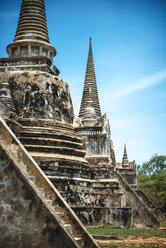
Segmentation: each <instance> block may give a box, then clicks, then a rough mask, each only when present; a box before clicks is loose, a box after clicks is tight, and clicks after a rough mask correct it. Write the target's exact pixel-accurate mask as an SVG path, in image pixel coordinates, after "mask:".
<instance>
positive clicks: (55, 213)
mask: <svg viewBox="0 0 166 248" xmlns="http://www.w3.org/2000/svg"><path fill="white" fill-rule="evenodd" d="M7 52H8V54H9V58H2V59H0V116H1V117H2V119H0V154H1V156H0V165H1V166H0V167H1V172H0V184H1V188H0V199H1V201H0V211H1V213H2V216H3V221H2V222H1V226H0V234H1V233H4V232H5V235H0V245H1V246H2V247H4V244H6V242H8V247H14V246H18V247H19V246H20V244H23V243H24V244H25V245H24V247H27V248H28V247H30V246H31V247H37V246H40V247H59V248H61V247H63V248H64V247H88V248H91V247H98V245H97V244H96V242H95V241H94V240H93V238H92V237H91V236H90V235H89V234H88V233H87V231H86V229H85V228H84V226H83V225H82V223H81V222H80V220H81V221H82V222H83V224H85V225H111V226H115V227H118V226H121V227H131V226H135V227H137V226H149V227H150V226H154V227H157V226H158V225H159V218H162V215H161V213H160V212H159V210H157V209H156V208H155V206H154V205H153V203H150V202H149V201H148V198H147V197H146V196H145V194H143V193H142V191H141V190H138V188H137V185H136V166H135V163H134V162H132V163H129V162H128V159H127V153H126V148H125V150H124V158H123V161H122V163H121V164H118V163H116V160H115V154H114V148H113V142H112V140H111V137H110V136H111V132H110V126H109V121H108V120H107V118H106V115H103V116H102V115H101V110H100V104H99V98H98V93H97V84H96V78H95V71H94V62H93V54H92V45H91V40H90V47H89V55H88V63H87V71H86V76H85V84H84V91H83V97H82V103H81V108H80V114H79V118H77V119H74V110H73V105H72V100H71V96H70V90H69V86H68V84H67V82H65V81H64V80H63V79H61V78H60V77H59V76H58V75H59V70H58V69H57V68H56V67H55V66H54V65H53V57H54V56H55V55H56V49H55V48H54V47H53V46H52V45H51V44H50V43H49V37H48V31H47V23H46V16H45V3H44V0H22V6H21V12H20V16H19V22H18V26H17V31H16V35H15V38H14V41H13V42H12V43H11V44H10V45H8V47H7ZM4 121H5V122H4ZM15 135H16V136H17V137H16V136H15ZM18 139H19V140H18ZM43 172H44V173H43ZM12 185H15V189H16V192H14V189H13V188H12ZM6 192H7V193H6ZM141 198H142V199H141ZM71 208H72V209H71ZM13 209H14V211H13ZM73 210H74V211H73ZM74 212H75V213H74ZM76 215H77V216H78V217H77V216H76ZM39 218H40V221H39ZM25 223H26V224H27V225H25ZM17 224H18V226H17ZM15 226H17V228H15ZM27 226H28V228H27ZM34 233H35V237H36V239H34ZM42 235H43V236H42ZM32 236H33V237H32ZM13 237H17V239H14V238H13ZM55 244H56V246H54V245H55Z"/></svg>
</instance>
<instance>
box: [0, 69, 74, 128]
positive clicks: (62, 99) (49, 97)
mask: <svg viewBox="0 0 166 248" xmlns="http://www.w3.org/2000/svg"><path fill="white" fill-rule="evenodd" d="M8 78H9V84H10V87H11V93H12V97H13V101H14V105H15V108H16V112H17V114H18V116H19V117H23V118H35V119H39V118H42V119H54V120H58V121H62V122H67V123H70V124H72V122H73V118H74V111H73V105H72V101H71V97H70V89H69V86H68V84H67V83H66V82H65V81H64V80H63V79H61V78H59V77H58V76H55V75H51V74H48V73H45V72H37V71H36V72H35V71H14V72H8ZM2 81H3V73H1V74H0V84H1V82H2Z"/></svg>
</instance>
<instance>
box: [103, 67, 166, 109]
mask: <svg viewBox="0 0 166 248" xmlns="http://www.w3.org/2000/svg"><path fill="white" fill-rule="evenodd" d="M164 79H166V70H164V71H162V72H158V73H155V74H153V75H151V76H149V77H146V78H143V79H141V80H139V81H137V82H133V83H132V84H130V85H127V84H125V88H124V89H121V90H118V92H115V93H111V94H110V95H107V96H105V97H104V99H103V100H102V104H108V103H109V102H110V101H113V100H115V99H117V98H120V97H122V96H126V95H128V94H131V93H133V92H135V91H137V90H142V89H144V88H147V87H149V86H151V85H154V84H158V83H160V82H161V81H162V80H164Z"/></svg>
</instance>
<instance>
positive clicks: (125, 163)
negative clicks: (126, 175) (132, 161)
mask: <svg viewBox="0 0 166 248" xmlns="http://www.w3.org/2000/svg"><path fill="white" fill-rule="evenodd" d="M128 166H129V160H128V157H127V150H126V144H124V153H123V159H122V167H128Z"/></svg>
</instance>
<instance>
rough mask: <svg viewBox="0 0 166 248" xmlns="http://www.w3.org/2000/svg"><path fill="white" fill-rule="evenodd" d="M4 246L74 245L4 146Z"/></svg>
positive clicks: (0, 197) (0, 240) (0, 212)
mask: <svg viewBox="0 0 166 248" xmlns="http://www.w3.org/2000/svg"><path fill="white" fill-rule="evenodd" d="M0 165H1V166H0V222H1V223H0V247H2V248H3V247H8V248H13V247H19V248H21V247H24V248H29V247H40V248H47V247H54V248H55V247H57V248H60V247H61V248H64V247H65V248H69V247H73V246H72V245H71V244H70V240H68V239H67V238H66V237H65V236H64V234H63V233H62V231H61V229H60V228H59V227H58V223H57V224H56V223H55V220H54V221H53V218H52V216H51V214H50V213H49V212H48V210H47V208H46V207H45V206H44V204H43V203H42V202H41V201H40V199H39V198H38V197H37V196H36V195H35V193H34V192H33V190H32V189H31V188H30V187H29V185H28V184H26V183H25V181H24V180H23V179H22V177H21V176H20V174H19V172H18V171H16V169H14V167H13V165H12V162H11V161H10V160H9V159H8V157H7V155H6V154H5V153H4V151H3V152H2V150H1V149H0Z"/></svg>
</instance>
